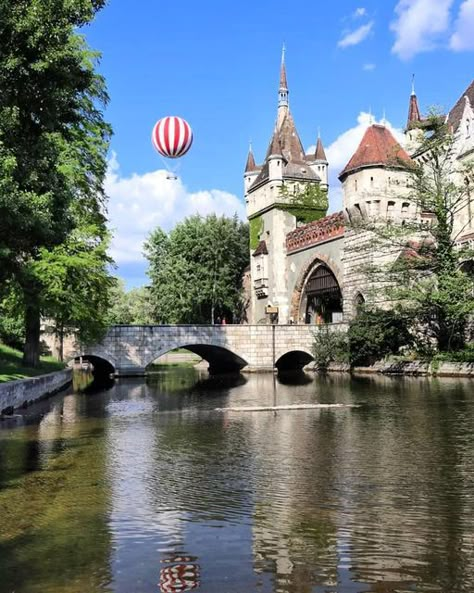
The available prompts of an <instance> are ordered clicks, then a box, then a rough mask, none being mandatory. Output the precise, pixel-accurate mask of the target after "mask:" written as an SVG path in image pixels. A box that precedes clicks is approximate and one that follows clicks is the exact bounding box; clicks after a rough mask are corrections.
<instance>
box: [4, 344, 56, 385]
mask: <svg viewBox="0 0 474 593" xmlns="http://www.w3.org/2000/svg"><path fill="white" fill-rule="evenodd" d="M22 357H23V354H22V353H21V352H20V351H18V350H15V349H14V348H10V347H9V346H5V345H4V344H0V383H4V382H5V381H14V380H15V379H24V378H25V377H36V376H37V375H45V374H46V373H53V372H54V371H60V370H61V369H63V368H64V367H65V365H64V364H63V363H62V362H59V361H57V360H56V359H55V358H53V357H52V356H42V357H41V362H40V365H39V367H38V368H36V369H32V368H29V367H24V366H23V365H22V363H21V360H22Z"/></svg>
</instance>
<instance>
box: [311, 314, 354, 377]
mask: <svg viewBox="0 0 474 593" xmlns="http://www.w3.org/2000/svg"><path fill="white" fill-rule="evenodd" d="M313 336H314V341H313V356H314V361H315V364H316V367H317V368H318V369H320V370H325V369H327V367H328V365H329V363H330V362H340V363H347V362H349V344H348V340H347V334H346V333H343V332H341V331H339V330H331V329H330V328H329V327H328V326H327V325H321V326H319V327H317V328H316V331H315V332H314V334H313Z"/></svg>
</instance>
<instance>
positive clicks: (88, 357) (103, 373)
mask: <svg viewBox="0 0 474 593" xmlns="http://www.w3.org/2000/svg"><path fill="white" fill-rule="evenodd" d="M81 360H82V361H88V362H90V363H91V364H92V366H93V367H94V374H95V375H96V376H98V377H99V376H100V377H109V376H110V375H113V374H115V370H116V363H115V361H113V360H112V359H111V358H110V357H108V356H106V355H103V354H92V353H85V354H81V355H78V356H76V357H75V358H74V361H75V362H80V361H81Z"/></svg>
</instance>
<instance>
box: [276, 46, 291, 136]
mask: <svg viewBox="0 0 474 593" xmlns="http://www.w3.org/2000/svg"><path fill="white" fill-rule="evenodd" d="M285 53H286V48H285V46H284V45H283V49H282V52H281V66H280V87H279V89H278V127H280V125H281V123H282V122H283V120H284V119H285V115H286V114H287V113H288V106H289V102H288V82H287V80H286V66H285Z"/></svg>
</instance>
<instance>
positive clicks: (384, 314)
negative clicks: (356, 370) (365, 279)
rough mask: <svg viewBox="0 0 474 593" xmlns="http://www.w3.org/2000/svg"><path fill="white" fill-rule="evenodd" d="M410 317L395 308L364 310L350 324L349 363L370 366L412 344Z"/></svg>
mask: <svg viewBox="0 0 474 593" xmlns="http://www.w3.org/2000/svg"><path fill="white" fill-rule="evenodd" d="M410 325H411V318H408V317H407V316H406V315H405V314H404V313H403V312H400V311H398V310H393V309H392V310H389V311H385V310H382V309H374V310H369V309H363V310H361V311H360V312H359V314H358V315H357V317H356V318H355V319H353V320H352V321H351V323H350V325H349V330H348V340H349V352H350V362H351V365H353V366H368V365H372V364H373V363H374V362H376V361H377V360H381V359H382V358H384V357H385V356H387V355H389V354H397V353H398V352H399V350H400V348H402V347H409V346H411V345H412V344H413V341H414V339H413V336H412V335H411V333H410V331H409V328H410Z"/></svg>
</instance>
